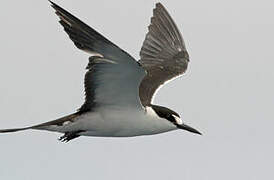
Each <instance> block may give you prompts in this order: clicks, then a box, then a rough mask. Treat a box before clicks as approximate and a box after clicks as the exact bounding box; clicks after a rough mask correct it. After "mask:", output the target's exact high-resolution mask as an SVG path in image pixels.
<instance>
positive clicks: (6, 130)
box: [0, 127, 30, 133]
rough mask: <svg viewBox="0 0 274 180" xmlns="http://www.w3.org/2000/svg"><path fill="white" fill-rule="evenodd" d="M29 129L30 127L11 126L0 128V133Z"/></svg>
mask: <svg viewBox="0 0 274 180" xmlns="http://www.w3.org/2000/svg"><path fill="white" fill-rule="evenodd" d="M27 129H30V127H26V128H13V129H0V133H10V132H16V131H23V130H27Z"/></svg>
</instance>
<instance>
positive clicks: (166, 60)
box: [139, 3, 189, 106]
mask: <svg viewBox="0 0 274 180" xmlns="http://www.w3.org/2000/svg"><path fill="white" fill-rule="evenodd" d="M148 29H149V32H148V33H147V35H146V38H145V41H144V43H143V46H142V49H141V52H140V56H141V59H140V61H139V62H140V64H141V65H142V66H143V67H144V68H145V69H146V70H147V72H148V73H147V75H146V76H145V78H144V79H143V81H142V82H141V85H140V89H139V92H140V99H141V102H142V104H143V105H144V106H146V105H149V104H151V101H152V97H153V94H154V93H155V91H156V90H157V89H158V88H159V86H160V85H162V84H164V83H165V82H166V81H167V80H170V79H172V78H174V77H176V76H179V75H181V74H183V73H184V72H185V71H186V69H187V65H188V62H189V56H188V53H187V50H186V47H185V43H184V41H183V38H182V36H181V33H180V32H179V30H178V28H177V26H176V24H175V23H174V21H173V20H172V18H171V17H170V15H169V14H168V12H167V10H166V9H165V8H164V6H163V5H162V4H160V3H157V4H156V8H155V9H154V10H153V17H152V18H151V24H150V25H149V27H148Z"/></svg>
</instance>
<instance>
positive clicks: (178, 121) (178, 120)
mask: <svg viewBox="0 0 274 180" xmlns="http://www.w3.org/2000/svg"><path fill="white" fill-rule="evenodd" d="M172 116H173V117H174V118H175V121H176V123H177V124H183V120H182V119H181V118H179V117H178V116H176V115H174V114H173V115H172Z"/></svg>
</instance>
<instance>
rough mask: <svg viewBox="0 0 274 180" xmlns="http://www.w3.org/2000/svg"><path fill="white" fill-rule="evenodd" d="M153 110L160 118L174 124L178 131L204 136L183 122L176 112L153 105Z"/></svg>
mask: <svg viewBox="0 0 274 180" xmlns="http://www.w3.org/2000/svg"><path fill="white" fill-rule="evenodd" d="M152 108H153V110H154V111H155V112H156V114H157V115H158V116H159V117H161V118H163V119H166V120H168V121H169V122H170V123H172V124H174V125H175V126H176V127H177V128H178V129H183V130H186V131H189V132H192V133H196V134H200V135H202V133H200V132H199V131H198V130H196V129H194V128H193V127H191V126H189V125H187V124H185V123H184V122H183V120H182V119H181V118H180V116H179V114H178V113H176V112H175V111H172V110H171V109H168V108H166V107H162V106H156V105H152Z"/></svg>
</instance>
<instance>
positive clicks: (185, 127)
mask: <svg viewBox="0 0 274 180" xmlns="http://www.w3.org/2000/svg"><path fill="white" fill-rule="evenodd" d="M176 126H177V128H179V129H183V130H186V131H189V132H192V133H196V134H200V135H202V133H200V132H199V131H197V130H196V129H194V128H192V127H190V126H188V125H186V124H176Z"/></svg>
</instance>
